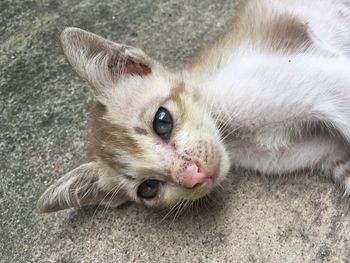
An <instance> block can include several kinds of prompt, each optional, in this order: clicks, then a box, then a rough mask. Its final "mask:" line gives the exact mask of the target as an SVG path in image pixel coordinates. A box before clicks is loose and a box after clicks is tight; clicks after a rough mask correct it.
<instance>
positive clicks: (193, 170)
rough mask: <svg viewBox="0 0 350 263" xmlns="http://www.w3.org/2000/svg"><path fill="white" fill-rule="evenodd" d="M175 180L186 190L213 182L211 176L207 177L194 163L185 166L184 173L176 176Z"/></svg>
mask: <svg viewBox="0 0 350 263" xmlns="http://www.w3.org/2000/svg"><path fill="white" fill-rule="evenodd" d="M176 178H177V181H178V182H179V183H180V184H181V185H182V186H184V187H186V188H194V187H195V186H197V185H199V184H202V183H204V182H209V181H212V180H213V178H212V177H211V176H208V175H207V174H206V173H205V172H203V171H201V170H200V168H199V167H198V166H197V164H195V163H192V164H190V165H189V166H187V167H186V169H185V170H184V171H182V172H181V173H179V174H178V175H177V176H176Z"/></svg>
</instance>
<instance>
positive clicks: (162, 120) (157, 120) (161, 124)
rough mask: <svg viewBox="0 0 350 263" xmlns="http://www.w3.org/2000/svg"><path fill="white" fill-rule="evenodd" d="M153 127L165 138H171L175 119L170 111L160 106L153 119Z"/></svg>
mask: <svg viewBox="0 0 350 263" xmlns="http://www.w3.org/2000/svg"><path fill="white" fill-rule="evenodd" d="M153 129H154V131H155V132H156V133H157V134H158V136H159V137H160V138H162V139H163V140H169V139H170V136H171V131H172V129H173V119H172V117H171V115H170V113H169V111H168V110H167V109H165V108H163V107H160V108H159V109H158V111H157V113H156V115H155V117H154V120H153Z"/></svg>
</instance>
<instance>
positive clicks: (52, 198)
mask: <svg viewBox="0 0 350 263" xmlns="http://www.w3.org/2000/svg"><path fill="white" fill-rule="evenodd" d="M103 172H104V171H103V169H102V168H100V167H99V165H98V164H97V163H96V162H90V163H85V164H82V165H81V166H79V167H78V168H75V169H74V170H72V171H71V172H69V173H67V174H66V175H64V176H63V177H62V178H60V179H59V180H58V181H57V182H56V183H54V184H53V185H51V186H50V187H49V188H48V189H47V190H46V191H45V192H44V193H43V194H42V195H41V197H40V198H39V200H38V202H37V210H38V211H39V212H41V213H46V212H55V211H58V210H62V209H67V208H72V207H81V206H87V205H98V204H102V205H106V206H111V207H117V206H119V205H121V204H123V203H125V202H126V201H128V198H127V196H126V195H125V193H124V192H123V191H122V189H120V188H119V187H117V186H114V187H111V186H107V185H106V184H104V183H103V182H102V181H101V174H102V173H103Z"/></svg>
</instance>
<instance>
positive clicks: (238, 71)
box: [189, 0, 350, 188]
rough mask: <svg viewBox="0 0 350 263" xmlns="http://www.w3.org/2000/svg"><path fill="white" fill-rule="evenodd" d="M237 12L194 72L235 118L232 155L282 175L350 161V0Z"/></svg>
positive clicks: (251, 4) (254, 4)
mask: <svg viewBox="0 0 350 263" xmlns="http://www.w3.org/2000/svg"><path fill="white" fill-rule="evenodd" d="M252 14H254V15H252ZM238 15H239V18H238V19H237V20H236V23H235V24H234V26H233V29H231V31H229V32H228V33H226V35H224V36H223V37H222V38H221V39H220V40H218V41H216V42H214V43H213V44H212V45H211V46H209V48H206V49H204V50H203V51H202V52H201V53H200V54H199V58H197V59H195V63H193V64H192V65H191V67H190V73H189V76H190V77H189V78H191V76H192V75H194V78H195V79H194V80H193V82H195V83H196V85H197V86H201V87H202V88H203V89H204V90H205V91H204V92H206V93H207V96H208V97H210V98H212V100H214V102H213V105H214V107H213V110H214V111H215V113H216V114H218V115H220V119H223V120H225V121H226V120H227V121H228V122H229V123H228V124H226V125H225V129H227V130H228V133H229V134H228V135H227V136H226V139H227V140H226V141H227V142H226V143H227V147H228V148H229V152H230V156H231V160H232V162H233V163H234V164H236V165H237V166H243V167H246V168H250V169H254V170H257V171H260V172H264V173H275V174H276V173H285V172H293V171H296V170H299V169H305V168H310V167H315V166H318V168H320V167H321V166H322V168H327V169H329V170H332V169H333V165H334V164H335V163H338V164H339V163H340V162H344V161H347V158H349V153H350V152H349V151H350V149H349V146H348V145H347V143H348V141H349V138H350V126H349V125H350V111H349V109H350V1H319V0H312V1H302V0H300V1H278V0H276V1H273V0H263V1H248V3H247V4H244V6H243V7H242V9H241V12H240V13H239V14H238ZM231 47H232V48H231ZM223 51H224V52H223ZM193 72H194V73H193ZM198 75H199V76H198ZM198 82H201V84H200V85H198ZM228 127H229V128H228ZM329 162H330V163H329ZM328 172H329V171H328ZM335 179H337V178H335ZM338 179H339V178H338ZM342 179H344V180H347V182H346V184H347V188H349V187H350V179H349V178H347V179H345V177H344V178H342ZM342 183H345V182H342Z"/></svg>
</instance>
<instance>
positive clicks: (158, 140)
mask: <svg viewBox="0 0 350 263" xmlns="http://www.w3.org/2000/svg"><path fill="white" fill-rule="evenodd" d="M61 42H62V47H63V50H64V53H65V55H66V57H67V58H68V60H69V62H70V64H71V65H72V66H73V68H74V70H75V71H76V72H77V73H78V74H79V75H80V77H82V78H83V79H84V80H86V81H87V82H88V83H89V84H90V86H91V88H92V91H93V93H94V95H95V97H96V99H97V100H98V103H97V105H96V109H95V112H94V114H93V116H92V120H91V127H90V136H89V142H88V143H89V145H88V146H89V156H90V159H91V161H90V162H88V163H85V164H82V165H81V166H79V167H78V168H76V169H74V170H72V171H71V172H69V173H68V174H66V175H65V176H63V177H62V178H61V179H59V180H58V181H57V182H56V183H54V184H53V185H51V186H50V187H49V188H48V189H47V190H46V191H45V193H44V194H43V195H42V196H41V198H40V199H39V201H38V204H37V207H38V210H39V211H42V212H51V211H56V210H60V209H65V208H69V207H76V206H82V205H95V204H103V205H107V206H114V207H115V206H118V205H120V204H122V203H124V202H126V201H129V200H131V201H135V202H139V203H143V204H145V205H146V206H150V207H169V206H173V205H175V204H177V203H179V202H181V201H183V200H195V199H198V198H200V197H203V196H204V195H206V194H208V193H209V192H211V191H212V190H213V189H214V188H215V187H216V186H217V185H218V184H220V182H222V180H223V179H224V177H225V176H226V173H227V172H228V169H229V161H228V155H227V153H226V150H225V148H224V145H223V143H222V142H221V138H220V134H219V131H218V129H217V127H216V125H215V121H214V119H213V118H212V116H211V114H210V111H209V110H208V108H210V105H209V104H210V102H208V101H207V98H206V99H205V96H203V94H201V90H200V88H201V87H195V86H190V84H189V83H187V82H186V78H185V77H184V74H180V73H179V74H175V73H171V72H169V71H168V70H166V69H165V68H164V67H163V66H162V65H161V64H160V63H158V62H156V61H155V60H152V59H151V58H149V57H148V56H147V55H146V54H144V52H142V51H141V50H140V49H136V48H133V47H129V46H125V45H120V44H116V43H113V42H111V41H108V40H106V39H103V38H102V37H99V36H97V35H94V34H92V33H89V32H86V31H83V30H80V29H76V28H67V29H66V30H64V31H63V32H62V34H61Z"/></svg>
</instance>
